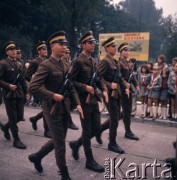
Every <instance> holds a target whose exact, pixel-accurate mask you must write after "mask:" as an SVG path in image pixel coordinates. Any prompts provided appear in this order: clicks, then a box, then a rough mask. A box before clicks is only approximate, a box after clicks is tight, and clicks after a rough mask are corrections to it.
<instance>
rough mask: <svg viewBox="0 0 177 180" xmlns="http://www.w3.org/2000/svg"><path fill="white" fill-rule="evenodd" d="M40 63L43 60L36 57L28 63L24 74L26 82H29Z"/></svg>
mask: <svg viewBox="0 0 177 180" xmlns="http://www.w3.org/2000/svg"><path fill="white" fill-rule="evenodd" d="M42 62H43V59H42V58H40V57H37V58H36V59H34V60H32V61H31V62H30V65H29V67H28V69H27V70H26V73H25V78H26V80H27V81H28V82H29V81H31V78H32V75H33V74H34V73H35V72H36V71H37V69H38V66H39V64H40V63H42Z"/></svg>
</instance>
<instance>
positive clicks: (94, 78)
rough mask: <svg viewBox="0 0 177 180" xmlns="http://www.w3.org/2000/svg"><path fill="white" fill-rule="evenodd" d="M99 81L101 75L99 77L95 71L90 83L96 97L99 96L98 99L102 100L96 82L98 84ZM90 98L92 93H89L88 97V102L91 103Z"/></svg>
mask: <svg viewBox="0 0 177 180" xmlns="http://www.w3.org/2000/svg"><path fill="white" fill-rule="evenodd" d="M98 81H99V77H98V75H97V73H96V72H94V73H93V75H92V78H91V81H90V84H89V85H90V86H92V87H93V88H94V91H95V97H96V98H97V100H98V101H99V102H101V97H100V96H99V93H98V92H97V85H96V84H97V82H98ZM90 98H91V93H89V94H88V96H87V99H86V103H87V104H90Z"/></svg>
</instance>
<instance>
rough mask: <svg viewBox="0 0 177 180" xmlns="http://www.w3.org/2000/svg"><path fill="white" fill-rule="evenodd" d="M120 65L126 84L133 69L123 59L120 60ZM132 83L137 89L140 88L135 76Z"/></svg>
mask: <svg viewBox="0 0 177 180" xmlns="http://www.w3.org/2000/svg"><path fill="white" fill-rule="evenodd" d="M119 63H120V70H121V73H122V77H123V79H124V80H125V81H126V82H128V80H129V77H130V74H131V72H132V70H131V68H129V65H128V62H127V61H126V60H124V59H123V58H119ZM132 83H133V85H134V86H135V87H136V86H138V80H137V79H136V77H135V76H133V80H132Z"/></svg>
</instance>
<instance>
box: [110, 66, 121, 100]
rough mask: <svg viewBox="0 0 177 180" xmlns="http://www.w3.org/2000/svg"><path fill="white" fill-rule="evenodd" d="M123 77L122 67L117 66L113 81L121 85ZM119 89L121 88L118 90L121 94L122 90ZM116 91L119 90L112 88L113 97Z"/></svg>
mask: <svg viewBox="0 0 177 180" xmlns="http://www.w3.org/2000/svg"><path fill="white" fill-rule="evenodd" d="M121 77H122V73H121V72H120V69H119V68H118V67H117V68H116V72H115V74H114V78H113V82H114V83H117V84H119V85H120V83H121V81H120V79H121ZM119 90H120V89H118V92H119V94H121V92H120V91H119ZM116 91H117V90H116V89H113V90H112V93H111V96H112V97H114V96H115V94H116Z"/></svg>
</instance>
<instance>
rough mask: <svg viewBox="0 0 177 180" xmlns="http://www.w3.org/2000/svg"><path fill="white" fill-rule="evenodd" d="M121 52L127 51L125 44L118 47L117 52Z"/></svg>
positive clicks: (126, 44)
mask: <svg viewBox="0 0 177 180" xmlns="http://www.w3.org/2000/svg"><path fill="white" fill-rule="evenodd" d="M122 50H129V47H128V43H127V42H124V43H122V44H120V46H119V47H118V52H121V51H122Z"/></svg>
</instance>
